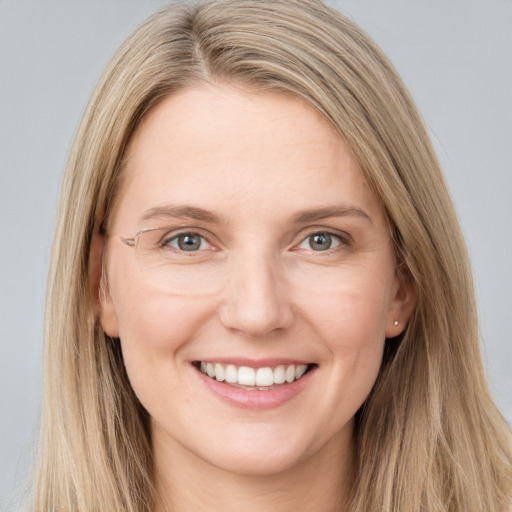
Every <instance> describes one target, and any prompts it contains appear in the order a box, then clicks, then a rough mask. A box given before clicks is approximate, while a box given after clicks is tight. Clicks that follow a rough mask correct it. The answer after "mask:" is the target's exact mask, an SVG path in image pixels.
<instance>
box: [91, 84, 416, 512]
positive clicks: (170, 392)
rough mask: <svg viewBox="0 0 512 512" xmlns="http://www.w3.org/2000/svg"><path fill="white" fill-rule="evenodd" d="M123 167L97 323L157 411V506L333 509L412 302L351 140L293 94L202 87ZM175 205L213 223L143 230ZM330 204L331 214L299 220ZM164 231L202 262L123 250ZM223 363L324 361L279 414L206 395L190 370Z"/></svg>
mask: <svg viewBox="0 0 512 512" xmlns="http://www.w3.org/2000/svg"><path fill="white" fill-rule="evenodd" d="M124 172H125V175H124V181H123V185H122V188H121V191H120V195H119V200H118V202H117V206H116V210H115V212H114V216H113V219H112V224H111V226H110V233H109V235H110V238H109V245H108V249H107V252H106V257H105V263H104V264H105V266H106V267H105V274H106V281H105V282H104V283H103V290H102V293H101V323H102V326H103V328H104V330H105V331H106V332H107V334H109V335H110V336H112V337H119V338H120V339H121V345H122V350H123V356H124V359H125V364H126V368H127V372H128V376H129V378H130V382H131V384H132V386H133V389H134V391H135V393H136V394H137V396H138V398H139V400H140V401H141V403H142V404H143V405H144V407H145V408H146V409H147V411H148V412H149V414H150V417H151V428H152V434H153V449H154V456H155V473H156V485H157V489H158V491H159V493H160V495H161V496H162V500H163V503H165V505H162V510H163V509H172V510H173V511H186V510H196V511H203V510H205V511H206V510H225V511H231V510H232V511H235V510H237V511H238V510H240V507H244V510H246V511H252V510H259V511H261V510H267V511H274V512H277V511H285V510H286V511H289V510H309V509H307V508H305V507H306V505H305V504H310V507H311V510H315V511H318V512H321V511H332V510H335V509H338V507H341V504H340V503H339V496H340V495H341V493H342V491H343V489H344V488H345V487H346V486H347V485H348V482H349V476H350V470H351V457H352V444H351V436H352V429H353V417H354V414H355V412H356V411H357V410H358V409H359V407H360V406H361V405H362V403H363V402H364V400H365V399H366V397H367V396H368V394H369V392H370V390H371V388H372V386H373V384H374V382H375V379H376V377H377V374H378V371H379V366H380V363H381V359H382V353H383V349H384V344H385V343H386V341H385V340H386V338H392V337H395V336H397V335H399V334H400V333H401V332H402V330H403V328H404V326H405V323H406V322H407V319H408V316H409V314H410V311H411V308H412V304H413V301H414V297H413V292H412V290H411V288H410V286H409V285H408V284H407V282H405V283H404V282H402V280H401V279H400V278H399V276H398V275H397V273H396V270H395V259H394V254H393V248H392V243H391V240H390V229H389V226H388V224H387V221H386V217H385V214H384V211H383V209H382V207H381V205H380V203H379V200H378V198H377V197H376V196H375V195H374V193H373V192H371V191H370V189H369V188H368V186H367V185H366V183H365V181H364V179H363V176H362V173H361V170H360V169H359V168H358V166H357V164H356V162H355V160H354V159H353V157H352V155H351V153H350V151H349V149H348V147H347V146H346V144H345V143H344V142H343V140H342V139H341V138H340V137H339V136H338V135H337V134H336V133H335V132H334V130H333V129H332V127H331V126H330V125H329V124H328V123H327V121H325V120H324V119H323V118H322V117H321V116H320V115H319V114H318V113H317V112H316V111H315V110H314V109H313V108H312V107H310V106H309V105H307V104H306V103H304V102H303V101H302V100H300V99H298V98H295V97H293V96H290V95H283V94H278V93H256V92H254V91H250V90H247V89H243V88H234V87H231V86H226V85H222V84H221V85H207V86H204V87H200V88H194V89H186V90H184V91H182V92H180V93H178V94H175V95H173V96H172V97H169V98H166V99H165V100H164V101H163V102H162V103H160V104H159V105H158V106H157V107H156V108H155V109H154V110H153V111H152V112H151V113H150V114H149V115H148V116H147V117H146V118H145V120H144V121H143V123H142V124H141V126H140V127H139V129H138V130H137V132H136V134H135V136H134V138H133V139H132V141H131V144H130V147H129V149H128V154H127V158H126V167H125V170H124ZM168 205H172V206H173V207H174V206H176V205H188V206H193V207H196V208H197V207H199V208H202V209H204V210H207V211H209V212H211V213H212V214H214V215H215V217H217V218H215V219H197V218H190V217H184V216H180V217H177V218H175V217H170V216H168V215H167V216H166V215H153V216H152V217H151V218H147V219H142V217H143V216H144V213H145V212H146V213H147V212H148V211H151V209H154V208H167V207H168ZM331 207H332V208H333V209H335V210H336V211H337V212H338V213H336V214H333V212H330V214H328V215H327V216H324V217H323V218H315V219H313V218H312V215H309V216H308V215H304V214H303V213H304V211H317V210H318V209H325V208H331ZM340 209H341V210H342V213H339V212H340ZM328 213H329V212H328ZM301 214H302V218H301V219H298V218H297V217H298V216H300V215H301ZM317 217H318V215H317ZM161 226H171V227H173V228H175V229H181V228H184V229H185V230H186V231H195V232H198V233H199V234H201V235H202V236H204V237H205V238H206V237H207V238H208V242H203V245H202V247H201V249H200V250H198V251H195V252H194V253H193V254H192V253H186V254H183V253H181V254H179V253H178V252H176V253H172V254H171V256H172V258H174V259H173V260H172V263H171V264H168V266H167V267H165V268H166V269H167V270H165V272H166V274H165V275H166V278H165V279H159V278H157V277H155V276H157V275H158V276H162V275H164V274H161V273H160V274H159V272H161V269H160V268H159V267H158V266H157V265H154V266H151V265H150V264H149V260H148V259H146V260H144V257H142V255H141V254H140V253H137V251H136V250H135V249H134V248H133V247H129V246H127V245H125V244H124V243H122V241H121V239H120V237H121V236H124V237H132V236H133V235H134V234H135V233H136V232H138V231H140V230H142V229H147V228H153V227H161ZM318 232H329V233H332V247H331V248H330V249H328V250H324V251H319V250H314V249H313V248H312V247H311V245H310V241H311V238H310V235H311V234H312V233H318ZM146 258H148V257H146ZM144 261H145V263H144ZM149 269H151V270H149ZM396 320H398V321H399V325H395V324H394V322H395V321H396ZM228 357H229V358H231V357H239V358H248V359H251V360H258V359H261V358H291V359H298V360H301V361H307V362H311V363H315V365H317V366H316V368H315V371H314V372H312V373H311V375H310V376H309V380H308V381H307V385H305V387H304V388H303V389H302V391H301V392H300V393H299V394H298V395H297V396H294V397H293V398H292V399H291V400H288V401H286V402H285V403H284V404H282V405H280V406H279V407H275V408H270V409H268V410H253V409H242V408H239V407H235V406H233V405H230V404H227V403H225V402H223V401H222V400H220V399H219V398H218V397H217V396H215V395H214V394H212V392H211V391H210V390H209V389H208V388H207V386H205V385H204V382H202V380H201V374H200V373H199V372H198V370H197V369H196V368H195V367H194V366H193V365H192V362H193V361H201V360H208V359H212V358H216V359H221V360H222V359H223V358H228ZM292 507H293V508H292Z"/></svg>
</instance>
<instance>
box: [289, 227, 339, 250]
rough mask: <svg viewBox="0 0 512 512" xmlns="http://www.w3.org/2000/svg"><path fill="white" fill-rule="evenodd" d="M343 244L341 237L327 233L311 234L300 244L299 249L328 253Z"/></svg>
mask: <svg viewBox="0 0 512 512" xmlns="http://www.w3.org/2000/svg"><path fill="white" fill-rule="evenodd" d="M341 242H342V239H341V237H340V236H338V235H335V234H333V233H329V232H327V231H318V232H316V233H311V234H310V235H309V236H307V237H306V238H305V239H304V240H303V241H302V242H301V243H300V244H299V249H308V250H309V249H311V250H313V251H328V250H329V249H334V248H335V247H337V246H339V245H340V244H341Z"/></svg>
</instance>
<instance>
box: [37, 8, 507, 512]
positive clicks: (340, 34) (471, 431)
mask: <svg viewBox="0 0 512 512" xmlns="http://www.w3.org/2000/svg"><path fill="white" fill-rule="evenodd" d="M211 80H215V81H225V82H236V83H240V84H244V85H246V86H248V87H253V88H255V89H257V90H275V91H285V92H288V93H292V94H295V95H297V96H298V97H300V98H302V99H303V100H304V101H306V102H307V103H309V104H310V105H312V106H313V107H315V108H316V109H317V110H318V111H319V112H321V113H322V114H323V115H324V116H325V117H326V118H327V119H328V120H329V121H330V123H331V124H332V125H333V127H334V128H335V129H336V130H337V131H338V133H339V134H340V136H341V137H343V138H344V139H345V141H346V142H347V143H348V145H349V146H350V148H351V150H352V152H353V154H354V156H355V158H356V159H357V161H358V163H359V165H360V167H361V169H362V170H363V173H364V175H365V177H366V179H367V181H368V183H369V184H370V185H371V187H373V189H374V190H375V192H376V193H377V195H378V196H379V197H380V198H381V201H382V204H383V207H384V209H385V211H386V213H387V215H388V217H389V220H390V223H391V225H392V226H393V236H394V240H395V245H396V252H397V257H398V260H399V261H400V262H401V266H402V269H403V270H402V275H403V278H404V279H412V280H413V282H414V287H415V290H416V296H417V305H416V307H415V310H414V313H413V315H412V317H411V319H410V321H409V324H408V326H407V329H406V331H405V332H404V334H403V335H402V336H401V337H400V338H399V339H394V340H389V341H388V342H387V349H386V353H385V357H384V360H383V363H382V368H381V372H380V374H379V377H378V379H377V382H376V384H375V386H374V389H373V391H372V392H371V394H370V396H369V397H368V399H367V400H366V402H365V404H364V406H363V407H362V408H361V410H360V411H358V414H357V418H356V419H357V422H356V428H355V432H354V440H355V441H354V442H355V446H356V453H357V460H356V468H355V479H354V481H355V483H354V488H353V490H352V495H351V507H350V509H349V510H350V511H351V512H370V511H375V512H377V511H378V512H384V511H386V512H400V511H402V512H414V511H429V512H434V511H439V512H448V511H464V512H484V511H485V512H491V511H492V512H501V511H504V510H506V509H507V507H508V506H510V500H511V494H512V447H511V436H510V430H509V428H508V426H507V425H506V423H505V421H504V420H503V418H502V416H501V415H500V414H499V412H498V411H497V409H496V407H495V406H494V404H493V402H492V399H491V397H490V395H489V391H488V388H487V384H486V381H485V377H484V372H483V369H482V363H481V357H480V352H479V334H478V333H479V331H478V324H477V317H476V308H475V300H474V292H473V284H472V279H471V271H470V265H469V261H468V256H467V253H466V249H465V246H464V242H463V239H462V235H461V232H460V229H459V226H458V222H457V219H456V215H455V212H454V209H453V206H452V203H451V200H450V197H449V195H448V192H447V188H446V185H445V182H444V179H443V177H442V174H441V172H440V169H439V165H438V162H437V159H436V156H435V154H434V151H433V149H432V146H431V144H430V141H429V139H428V136H427V134H426V132H425V130H424V128H423V125H422V121H421V119H420V116H419V115H418V113H417V110H416V108H415V106H414V104H413V102H412V100H411V98H410V97H409V94H408V93H407V91H406V90H405V87H404V85H403V83H402V81H401V80H400V78H399V77H398V76H397V74H396V72H395V71H394V69H393V67H392V66H391V64H390V63H389V62H388V60H387V59H386V58H385V56H384V55H383V54H382V53H381V51H380V50H379V49H378V48H377V47H376V46H375V44H374V43H373V42H372V41H370V40H369V38H368V37H367V36H366V35H365V34H364V33H363V32H362V31H361V30H360V29H359V28H357V27H356V26H355V25H354V24H353V23H351V22H350V21H348V20H347V19H346V18H344V17H343V16H342V15H340V14H339V13H338V12H336V11H334V10H332V9H330V8H328V7H326V6H324V5H323V4H322V3H321V2H320V1H316V0H302V1H300V0H213V1H208V2H205V3H203V4H200V5H198V6H194V7H191V6H187V5H184V4H175V5H171V6H169V7H166V8H164V9H163V10H161V11H160V12H158V13H156V14H155V15H153V16H152V17H151V18H149V19H148V20H147V21H146V22H144V23H143V24H142V25H141V26H140V27H139V28H138V29H137V30H136V31H135V33H134V34H133V35H132V36H131V37H130V38H129V39H128V40H127V41H126V42H125V44H124V45H123V46H122V47H121V48H120V49H119V51H118V52H117V54H116V55H115V57H114V58H113V60H112V62H111V63H110V65H109V66H108V68H107V70H106V71H105V73H104V75H103V77H102V79H101V80H100V82H99V84H98V86H97V88H96V90H95V92H94V94H93V96H92V98H91V101H90V103H89V105H88V107H87V109H86V112H85V114H84V117H83V120H82V123H81V125H80V128H79V131H78V134H77V136H76V139H75V142H74V144H73V147H72V150H71V155H70V158H69V163H68V167H67V171H66V175H65V178H64V183H63V188H62V196H61V203H60V208H59V215H58V224H57V229H56V235H55V241H54V245H53V252H52V265H51V270H50V277H49V289H48V296H47V313H46V328H45V382H44V388H45V391H44V393H45V394H44V397H45V398H44V414H43V421H42V434H41V448H40V453H39V457H38V458H39V462H38V468H37V478H36V484H35V487H36V488H35V496H34V506H33V509H34V510H35V511H37V512H43V511H44V512H47V511H57V510H59V511H60V510H66V511H73V512H92V511H98V510H109V511H111V510H112V511H114V510H117V511H121V510H122V511H126V512H142V511H150V510H152V509H153V507H154V504H155V500H156V499H157V498H156V496H155V495H154V491H153V488H152V478H153V475H152V454H151V439H150V435H151V433H150V430H149V427H148V417H147V413H146V411H145V410H144V409H143V408H142V406H141V405H140V403H139V402H138V401H137V399H136V397H135V396H134V393H133V391H132V389H131V387H130V384H129V381H128V379H127V376H126V373H125V370H124V366H123V360H122V354H121V351H120V347H119V343H118V341H116V340H114V341H113V342H108V341H107V340H106V339H105V335H104V333H103V332H102V330H101V328H100V326H99V322H98V318H97V310H98V306H97V295H98V292H97V286H96V285H97V282H96V281H95V280H94V279H92V284H91V275H90V267H91V262H90V249H91V243H92V241H93V239H94V236H95V233H96V232H97V231H98V230H99V229H100V227H99V226H100V224H101V223H102V222H103V224H104V225H105V224H108V219H109V215H110V212H111V210H112V204H113V202H114V201H115V195H116V191H117V190H118V186H119V182H120V179H121V178H122V172H121V171H122V160H123V154H124V151H125V148H126V147H127V144H128V143H129V141H130V138H131V136H132V134H133V133H134V131H135V130H136V128H137V126H138V123H139V122H140V120H141V119H142V118H143V117H144V115H145V114H146V113H147V112H148V111H149V110H150V109H151V108H152V107H153V106H154V105H156V104H157V103H158V102H159V101H160V100H161V99H162V98H164V97H166V96H168V95H169V94H172V93H173V92H175V91H176V90H178V89H182V88H185V87H187V86H190V85H197V84H200V83H201V82H205V81H211Z"/></svg>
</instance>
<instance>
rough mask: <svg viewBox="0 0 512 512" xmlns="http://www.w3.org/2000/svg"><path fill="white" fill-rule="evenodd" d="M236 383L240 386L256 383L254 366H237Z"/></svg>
mask: <svg viewBox="0 0 512 512" xmlns="http://www.w3.org/2000/svg"><path fill="white" fill-rule="evenodd" d="M238 384H241V385H242V386H254V384H256V372H255V371H254V368H249V367H248V366H240V368H238Z"/></svg>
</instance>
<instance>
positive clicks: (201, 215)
mask: <svg viewBox="0 0 512 512" xmlns="http://www.w3.org/2000/svg"><path fill="white" fill-rule="evenodd" d="M155 217H169V218H174V219H193V220H198V221H202V222H209V223H211V224H221V223H226V222H225V221H223V219H222V218H221V217H220V216H218V215H216V214H215V213H213V212H211V211H209V210H205V209H203V208H199V207H198V206H190V205H175V206H173V205H166V206H156V207H154V208H150V209H149V210H146V211H145V212H144V213H143V214H142V216H141V218H140V220H141V221H146V220H150V219H153V218H155ZM330 217H355V218H360V219H363V220H366V221H369V222H370V223H373V222H372V219H371V217H370V216H369V215H368V214H367V213H366V212H365V211H364V210H362V209H360V208H356V207H354V206H346V205H341V206H328V207H324V208H315V209H309V210H302V211H300V212H298V213H296V214H295V215H293V216H292V217H291V219H290V221H291V222H292V223H293V224H304V223H306V222H314V221H317V220H323V219H327V218H330Z"/></svg>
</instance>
